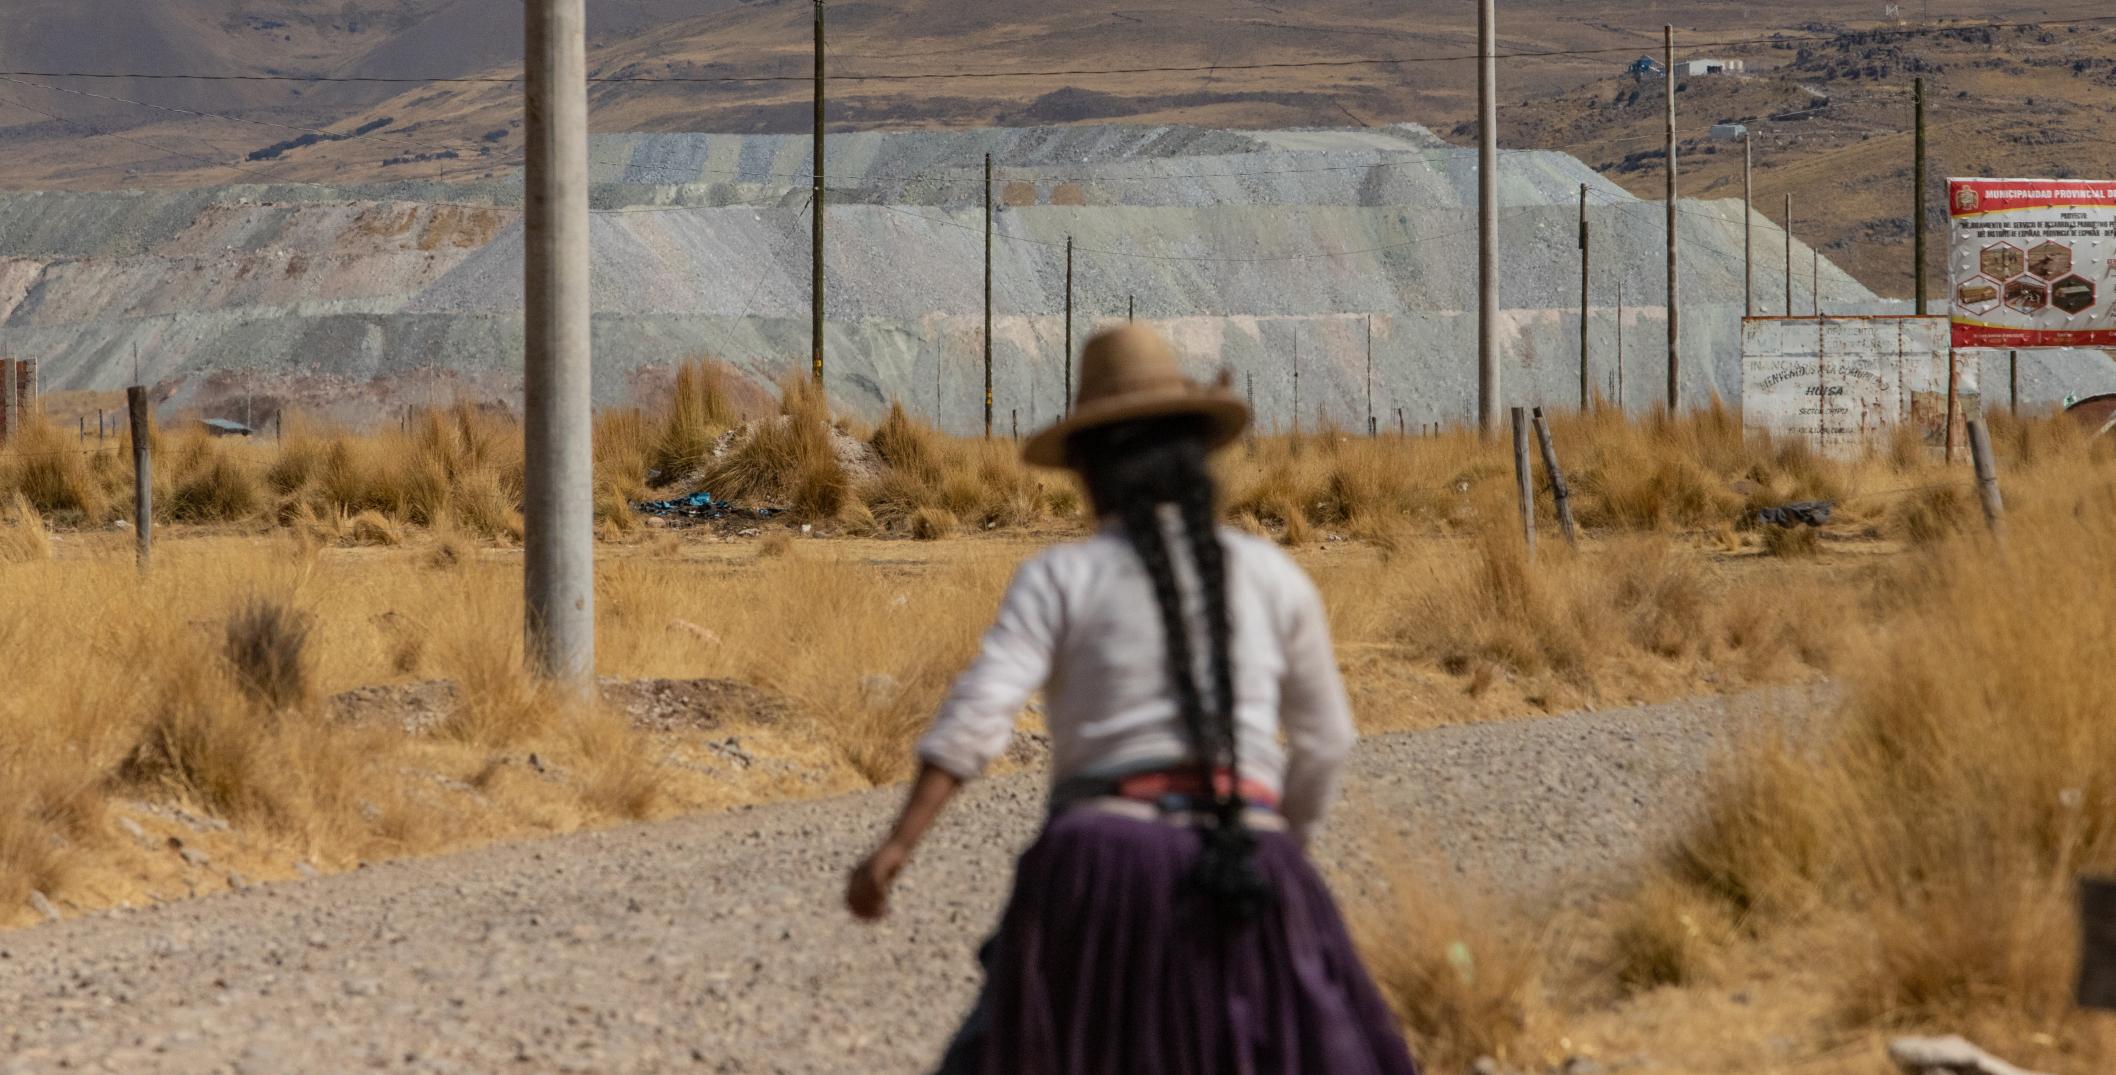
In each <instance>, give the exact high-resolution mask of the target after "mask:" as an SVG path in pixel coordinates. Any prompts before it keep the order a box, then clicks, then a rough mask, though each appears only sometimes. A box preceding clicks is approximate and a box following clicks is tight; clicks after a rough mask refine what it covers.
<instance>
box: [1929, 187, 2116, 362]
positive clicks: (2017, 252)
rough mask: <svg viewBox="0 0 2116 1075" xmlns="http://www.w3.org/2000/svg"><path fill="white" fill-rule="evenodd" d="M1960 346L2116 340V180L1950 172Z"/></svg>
mask: <svg viewBox="0 0 2116 1075" xmlns="http://www.w3.org/2000/svg"><path fill="white" fill-rule="evenodd" d="M1947 207H1948V212H1949V213H1950V214H1951V215H1952V217H1953V220H1954V229H1953V231H1954V242H1953V256H1952V257H1951V258H1949V259H1948V264H1949V266H1950V267H1951V269H1952V278H1951V279H1950V280H1949V282H1948V283H1949V287H1950V288H1951V292H1950V301H1951V302H1952V304H1953V307H1954V317H1953V320H1954V346H1956V347H1958V348H1970V347H1990V348H2007V349H2015V350H2028V349H2032V348H2038V347H2116V180H2111V181H2106V182H2089V181H2085V180H2077V179H1952V180H1949V181H1948V183H1947Z"/></svg>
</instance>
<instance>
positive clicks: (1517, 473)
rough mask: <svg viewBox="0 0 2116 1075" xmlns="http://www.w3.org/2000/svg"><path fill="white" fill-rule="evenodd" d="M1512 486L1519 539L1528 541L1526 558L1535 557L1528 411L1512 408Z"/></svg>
mask: <svg viewBox="0 0 2116 1075" xmlns="http://www.w3.org/2000/svg"><path fill="white" fill-rule="evenodd" d="M1513 420H1514V487H1515V492H1516V493H1517V494H1518V499H1519V500H1520V504H1521V539H1522V540H1523V541H1525V542H1527V543H1528V558H1529V559H1531V560H1533V559H1535V558H1536V485H1535V476H1534V474H1533V473H1532V472H1531V471H1530V470H1529V463H1528V411H1527V410H1526V409H1525V408H1521V407H1515V408H1514V409H1513Z"/></svg>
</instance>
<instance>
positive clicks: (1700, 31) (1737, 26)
mask: <svg viewBox="0 0 2116 1075" xmlns="http://www.w3.org/2000/svg"><path fill="white" fill-rule="evenodd" d="M1872 6H1873V7H1874V8H1875V10H1874V11H1873V12H1871V13H1870V14H1871V16H1872V17H1871V18H1868V17H1863V16H1866V15H1867V14H1868V13H1865V12H1860V13H1857V14H1858V15H1860V16H1862V17H1859V18H1854V17H1853V13H1850V12H1847V11H1846V10H1845V7H1844V5H1842V4H1841V3H1835V2H1826V0H1788V2H1782V3H1772V4H1768V5H1765V4H1759V3H1752V2H1743V0H1707V2H1697V3H1673V2H1660V3H1645V4H1633V3H1622V2H1619V0H1572V2H1562V0H1509V2H1507V3H1504V4H1502V5H1501V7H1502V11H1501V22H1502V41H1503V47H1504V48H1505V49H1506V50H1508V51H1510V52H1517V53H1542V52H1553V51H1564V52H1575V53H1577V52H1579V51H1580V50H1587V51H1586V53H1585V54H1574V55H1562V56H1535V55H1527V56H1518V57H1512V58H1509V59H1508V60H1506V61H1505V63H1504V65H1503V68H1502V72H1501V79H1502V101H1503V102H1504V115H1503V116H1502V124H1503V127H1504V135H1505V138H1506V143H1507V144H1508V145H1511V146H1518V147H1522V148H1543V149H1564V150H1567V151H1569V152H1573V153H1576V154H1578V155H1580V156H1581V157H1582V158H1583V159H1586V160H1588V161H1590V162H1591V163H1593V164H1595V165H1596V167H1597V168H1598V169H1599V170H1601V171H1603V172H1604V173H1605V174H1607V175H1610V176H1612V177H1613V178H1615V179H1617V180H1618V181H1619V182H1621V183H1624V184H1625V185H1627V186H1628V187H1630V188H1631V189H1633V190H1634V191H1636V192H1639V193H1645V194H1651V193H1654V192H1655V191H1657V188H1658V181H1659V179H1658V175H1659V173H1658V160H1657V157H1656V156H1655V147H1656V145H1657V143H1658V140H1659V122H1660V120H1659V114H1658V105H1657V101H1656V100H1655V99H1654V96H1653V95H1652V94H1651V93H1641V94H1636V95H1634V94H1633V93H1632V92H1631V91H1633V90H1635V89H1638V87H1636V86H1632V85H1631V84H1630V83H1629V81H1628V80H1627V79H1626V78H1624V77H1623V75H1622V71H1623V68H1624V66H1625V65H1626V64H1628V63H1629V62H1630V61H1631V60H1632V59H1634V58H1636V56H1638V55H1639V54H1642V53H1647V52H1657V50H1658V45H1659V36H1660V35H1659V33H1658V28H1659V26H1660V24H1661V23H1662V22H1663V21H1673V22H1675V23H1676V24H1677V25H1678V28H1679V32H1680V34H1681V35H1682V38H1681V39H1682V41H1683V42H1684V48H1683V51H1684V52H1685V53H1686V54H1691V55H1695V54H1698V53H1703V52H1707V51H1709V52H1710V54H1713V55H1726V56H1732V57H1739V58H1744V59H1746V60H1747V61H1748V62H1749V64H1750V70H1751V74H1750V76H1749V77H1746V78H1742V79H1728V80H1724V84H1712V85H1708V84H1705V83H1706V82H1707V80H1693V81H1692V82H1691V84H1690V85H1688V86H1687V88H1686V89H1685V91H1684V92H1685V97H1684V103H1683V116H1684V119H1683V126H1684V128H1685V131H1686V132H1687V135H1688V137H1689V139H1690V141H1691V145H1690V147H1689V148H1688V149H1687V150H1686V152H1687V153H1689V154H1690V155H1691V160H1692V166H1691V168H1690V175H1691V177H1692V178H1691V181H1690V186H1689V188H1688V189H1689V190H1691V191H1692V192H1696V193H1700V194H1705V195H1710V196H1715V197H1723V196H1727V195H1728V194H1730V193H1735V192H1738V189H1739V188H1738V166H1737V160H1736V157H1737V156H1738V155H1732V156H1730V155H1729V154H1728V153H1727V152H1725V149H1726V147H1723V146H1713V145H1711V144H1709V143H1706V142H1704V141H1702V138H1703V134H1704V130H1705V128H1706V127H1707V126H1708V125H1709V124H1710V123H1711V122H1712V121H1714V120H1718V119H1739V118H1746V117H1757V116H1765V117H1767V116H1770V115H1777V114H1782V113H1783V112H1784V111H1786V110H1789V109H1801V108H1806V107H1810V106H1812V105H1814V104H1815V103H1817V102H1819V101H1820V100H1822V99H1823V98H1827V99H1828V102H1829V105H1828V107H1827V108H1826V109H1824V110H1823V111H1822V112H1820V113H1818V114H1814V115H1811V116H1809V117H1808V118H1805V119H1800V120H1789V121H1786V122H1783V123H1774V122H1763V123H1761V124H1758V127H1759V131H1758V140H1759V145H1760V147H1761V149H1762V152H1761V153H1760V155H1759V161H1758V164H1759V179H1758V182H1759V192H1760V201H1761V203H1762V204H1763V205H1764V206H1765V207H1766V208H1769V207H1771V206H1773V205H1775V204H1777V202H1778V201H1779V199H1780V198H1781V197H1782V195H1783V193H1786V192H1793V193H1795V194H1796V195H1798V196H1799V199H1800V202H1801V208H1799V209H1798V210H1797V213H1798V215H1799V216H1800V217H1801V219H1803V220H1811V221H1813V223H1812V225H1809V226H1808V229H1807V230H1810V231H1811V233H1812V234H1815V235H1816V236H1817V237H1818V238H1819V239H1820V240H1821V241H1822V242H1823V245H1824V249H1825V250H1827V251H1829V252H1830V254H1831V255H1832V256H1833V258H1835V259H1836V260H1839V261H1840V262H1842V263H1843V264H1845V265H1846V266H1847V267H1848V268H1850V269H1851V270H1852V271H1853V272H1854V274H1856V275H1857V276H1858V277H1859V278H1860V279H1861V280H1862V282H1864V283H1866V284H1867V285H1868V286H1869V287H1872V288H1874V289H1876V290H1878V291H1881V292H1883V293H1887V294H1892V295H1906V294H1907V293H1908V286H1907V283H1908V271H1907V268H1906V267H1905V265H1904V260H1905V257H1906V254H1905V253H1904V247H1905V246H1906V245H1907V242H1906V240H1907V233H1908V228H1907V226H1906V224H1905V221H1904V219H1903V217H1904V208H1903V207H1904V206H1905V205H1907V203H1908V199H1909V194H1908V192H1907V190H1903V189H1900V188H1901V187H1902V186H1903V185H1904V183H1905V182H1907V178H1906V177H1907V171H1906V170H1905V169H1907V163H1906V151H1905V148H1904V145H1903V144H1907V138H1905V137H1902V136H1901V134H1900V132H1902V131H1903V130H1904V129H1905V128H1906V127H1907V125H1908V122H1909V120H1908V104H1907V82H1908V78H1909V77H1910V76H1911V75H1912V74H1913V73H1915V72H1919V71H1923V72H1925V73H1927V74H1928V76H1929V77H1930V78H1931V79H1932V81H1933V85H1934V93H1933V97H1934V133H1933V156H1934V169H1933V174H1934V175H1935V176H1936V177H1941V176H1944V175H1946V174H1947V173H1948V172H1949V171H1950V170H1953V171H1963V172H1982V173H1987V174H1989V173H2008V172H2010V173H2016V174H2060V175H2061V174H2081V175H2085V174H2096V173H2097V172H2116V159H2112V158H2116V147H2112V144H2111V143H2110V142H2109V141H2108V140H2106V139H2099V138H2096V137H2095V136H2093V135H2092V133H2091V132H2092V131H2094V130H2097V129H2098V128H2099V127H2101V126H2105V125H2106V123H2107V120H2108V118H2109V114H2110V111H2111V107H2112V106H2111V101H2112V100H2116V89H2112V82H2111V79H2112V77H2116V75H2112V72H2116V24H2106V25H2090V26H2074V27H2070V28H2064V29H2058V28H2052V29H2050V30H2047V31H2044V30H2029V31H2018V32H2012V31H2009V32H2006V33H2003V34H1992V33H1989V32H1986V31H1981V30H1976V31H1971V30H1956V31H1954V32H1950V33H1947V34H1942V35H1938V36H1934V37H1929V38H1926V37H1908V38H1905V37H1892V38H1888V39H1885V40H1879V39H1875V38H1872V37H1871V36H1868V35H1867V34H1866V33H1865V32H1866V31H1870V30H1872V29H1873V28H1875V27H1877V26H1880V25H1882V24H1881V23H1879V22H1878V21H1877V20H1878V17H1879V16H1880V15H1881V14H1882V12H1881V11H1880V7H1881V5H1880V4H1878V3H1876V4H1874V5H1872ZM1903 6H1904V8H1906V9H1911V8H1913V7H1914V8H1915V12H1916V16H1917V19H1918V20H1919V22H1920V23H1931V24H1940V23H1945V22H1947V21H1948V20H1955V21H1957V22H1960V21H1963V20H1977V21H1982V20H1991V19H2010V20H2022V19H2032V18H2036V17H2042V16H2049V17H2053V18H2061V17H2077V16H2078V15H2079V10H2078V8H2077V7H2076V6H2073V5H2047V4H2046V5H2032V4H2031V5H2022V6H2018V7H2009V8H2006V9H2004V10H1994V9H1991V8H1989V7H1987V6H1984V5H1975V4H1970V3H1967V2H1965V0H1934V2H1931V3H1921V4H1917V5H1911V4H1905V5H1903ZM590 7H591V12H592V15H591V48H592V63H593V66H594V71H595V74H596V75H597V76H598V77H600V78H605V79H620V80H634V81H614V82H604V83H600V84H598V85H597V87H596V88H595V92H594V95H593V102H594V114H593V115H594V118H593V122H594V123H595V125H596V128H597V129H598V130H599V131H603V132H617V131H625V132H677V131H725V132H737V133H742V132H747V133H797V132H801V131H805V130H806V129H807V126H808V123H809V103H808V102H809V96H808V95H809V92H810V86H809V82H808V80H807V77H806V76H807V74H808V72H809V70H810V67H809V48H810V43H809V24H810V18H811V10H812V9H811V7H810V6H809V5H808V4H803V3H799V2H796V0H761V2H744V0H702V2H690V0H622V2H619V0H611V2H599V3H595V4H592V5H590ZM829 12H830V15H829V18H830V26H831V46H832V47H831V55H832V70H833V73H834V75H835V76H836V79H837V80H836V81H835V82H834V85H833V100H832V102H831V107H830V117H831V120H830V122H831V125H832V127H833V129H836V130H857V129H903V128H912V127H956V128H961V127H971V126H1009V127H1020V126H1045V125H1051V124H1068V123H1109V122H1130V123H1146V124H1172V123H1180V124H1189V125H1198V126H1207V127H1215V128H1229V129H1270V128H1290V127H1307V126H1331V127H1342V126H1345V125H1347V124H1353V125H1361V126H1366V125H1386V124H1390V123H1397V122H1416V123H1421V124H1424V125H1426V126H1429V127H1433V128H1435V129H1437V130H1441V131H1443V132H1450V133H1449V137H1451V138H1452V139H1454V140H1456V141H1465V140H1467V138H1468V137H1469V136H1470V134H1471V131H1470V130H1469V129H1468V128H1457V127H1456V125H1457V124H1460V123H1462V122H1463V121H1465V120H1467V119H1469V118H1471V116H1472V110H1473V106H1474V101H1473V93H1474V86H1475V79H1474V65H1473V64H1472V63H1470V62H1466V61H1464V60H1462V59H1461V57H1463V56H1465V55H1467V54H1469V53H1471V52H1472V51H1473V50H1474V40H1475V33H1474V31H1475V27H1474V8H1473V7H1472V6H1471V5H1466V4H1461V3H1453V2H1443V0H1414V2H1412V3H1409V4H1398V3H1382V2H1379V0H1315V2H1312V3H1306V4H1302V5H1299V6H1298V7H1295V6H1292V5H1275V4H1271V3H1268V2H1265V0H1246V2H1239V3H1226V4H1204V3H1200V2H1199V0H1140V2H1139V3H1136V4H1131V5H1127V6H1126V7H1124V8H1122V9H1083V8H1077V7H1067V6H1052V5H1026V4H989V3H971V2H969V0H889V2H886V3H884V2H847V3H840V4H835V5H833V6H832V7H830V9H829ZM519 20H520V15H519V7H518V5H515V4H513V3H508V2H501V0H395V2H381V0H345V2H342V3H332V4H329V5H323V4H314V5H312V4H297V3H291V2H288V0H277V2H267V0H237V2H234V3H208V2H206V0H170V2H168V3H162V4H157V5H150V6H148V7H146V8H138V7H137V5H132V4H129V3H123V2H121V0H29V2H28V3H27V5H26V7H25V9H24V10H22V11H20V12H19V13H18V14H13V16H12V17H11V20H10V23H11V24H10V26H9V27H8V28H7V29H5V30H0V65H4V66H5V68H6V69H8V70H12V71H17V72H23V71H30V72H54V71H80V70H87V71H105V72H149V73H153V72H161V73H169V72H189V73H206V72H212V73H223V74H247V75H267V76H292V77H304V78H305V77H329V78H353V79H428V78H466V77H471V78H506V77H508V76H509V75H510V74H511V73H512V72H514V71H515V70H516V69H517V67H518V57H519V50H520V45H519V39H520V21H519ZM1887 25H1889V26H1899V25H1900V24H1899V23H1889V24H1887ZM1773 32H1779V33H1789V34H1794V35H1797V36H1799V37H1800V38H1801V39H1802V40H1799V41H1797V42H1796V41H1783V42H1780V43H1779V44H1777V45H1775V46H1754V45H1729V44H1724V43H1725V42H1730V41H1741V40H1749V39H1753V38H1756V37H1758V36H1759V35H1766V34H1770V33H1773ZM1368 57H1405V58H1410V59H1411V60H1412V61H1414V62H1405V63H1396V64H1371V65H1368V64H1359V65H1342V64H1341V61H1344V60H1346V59H1355V58H1368ZM1258 63H1274V64H1276V63H1287V64H1314V63H1322V64H1331V63H1337V64H1340V65H1338V66H1310V67H1288V68H1275V69H1271V70H1225V69H1220V70H1215V69H1213V65H1245V64H1258ZM1142 67H1151V68H1170V67H1176V68H1189V70H1182V71H1172V72H1161V73H1151V72H1137V71H1132V72H1130V73H1103V74H1095V73H1092V72H1097V71H1100V72H1109V71H1111V70H1112V69H1136V68H1142ZM1024 71H1026V72H1068V71H1069V72H1074V73H1066V74H1056V73H1050V74H1028V75H1017V74H1014V73H1015V72H1024ZM964 72H973V73H983V74H999V75H1002V76H1003V77H941V76H947V75H956V76H960V75H961V74H962V73H964ZM1082 72H1086V73H1082ZM862 75H872V76H887V77H889V78H892V79H895V78H900V77H901V76H915V77H914V78H912V79H911V80H908V81H876V80H863V79H861V78H860V77H859V76H862ZM759 76H761V77H766V78H775V79H781V80H782V81H767V82H755V81H746V82H735V83H730V82H716V81H711V80H713V79H722V78H730V77H740V78H745V79H747V78H755V77H759ZM4 77H5V78H6V79H8V81H0V149H5V150H6V152H5V153H0V187H6V188H13V189H70V190H112V189H125V188H143V187H145V188H169V187H185V186H198V185H211V184H228V183H260V182H287V181H298V182H329V183H347V182H370V183H371V182H392V181H402V180H406V179H418V180H441V181H451V182H461V181H466V180H476V179H485V178H498V177H504V176H505V175H506V174H507V173H508V172H509V171H510V170H511V169H513V168H515V167H516V166H517V165H518V162H519V150H520V138H519V132H518V130H517V121H518V119H519V115H520V101H519V89H518V86H516V85H515V84H512V83H507V82H499V83H490V82H488V83H467V84H466V83H425V82H416V83H410V84H406V83H394V82H352V83H328V84H318V83H303V82H290V81H216V82H190V81H155V80H145V79H80V78H75V79H64V78H50V77H43V76H37V77H16V76H4ZM199 113H210V115H202V114H199ZM316 132H330V133H329V135H328V136H327V137H319V135H318V134H317V133H316ZM304 142H307V143H312V144H302V143H304ZM1899 143H1903V144H1899ZM1899 173H1900V174H1899ZM1772 211H1773V213H1774V214H1775V213H1776V210H1775V209H1773V210H1772Z"/></svg>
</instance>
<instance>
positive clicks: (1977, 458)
mask: <svg viewBox="0 0 2116 1075" xmlns="http://www.w3.org/2000/svg"><path fill="white" fill-rule="evenodd" d="M1969 457H1970V459H1971V460H1972V461H1973V462H1974V463H1975V464H1976V494H1977V498H1978V499H1979V500H1980V501H1982V502H1983V505H1984V524H1985V525H1986V526H1989V527H1990V528H1991V536H1992V537H2003V536H2005V535H2004V532H2003V531H2004V527H2003V523H2004V520H2005V518H2006V499H2005V498H2004V497H2002V496H2000V495H1999V491H1998V463H1997V462H1996V461H1995V460H1993V459H1992V457H1991V431H1990V430H1987V429H1985V428H1984V423H1983V421H1982V420H1980V419H1976V418H1971V419H1970V420H1969Z"/></svg>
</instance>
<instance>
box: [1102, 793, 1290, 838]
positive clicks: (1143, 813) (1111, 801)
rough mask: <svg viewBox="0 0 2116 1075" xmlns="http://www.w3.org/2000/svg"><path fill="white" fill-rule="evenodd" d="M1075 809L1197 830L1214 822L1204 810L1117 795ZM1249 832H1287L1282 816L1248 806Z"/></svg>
mask: <svg viewBox="0 0 2116 1075" xmlns="http://www.w3.org/2000/svg"><path fill="white" fill-rule="evenodd" d="M1072 809H1075V810H1093V811H1095V812H1096V813H1098V814H1115V815H1117V816H1118V817H1128V818H1132V819H1134V820H1138V821H1159V822H1162V823H1164V824H1169V825H1180V826H1183V827H1185V828H1196V827H1198V826H1200V825H1204V824H1207V823H1209V822H1211V821H1212V820H1213V815H1212V814H1211V813H1210V812H1209V811H1204V810H1187V809H1186V810H1169V809H1165V808H1163V806H1162V805H1161V804H1160V803H1157V802H1141V801H1140V800H1138V799H1130V798H1125V797H1123V796H1118V795H1103V796H1098V797H1096V798H1092V799H1081V800H1079V801H1078V802H1075V803H1073V804H1072ZM1243 820H1245V821H1246V822H1247V823H1248V825H1249V827H1250V828H1251V829H1254V830H1256V831H1258V832H1285V831H1287V829H1288V826H1287V825H1286V819H1285V817H1284V816H1283V815H1281V814H1279V813H1278V812H1276V811H1273V810H1265V809H1261V808H1258V807H1254V806H1252V807H1250V808H1249V809H1248V810H1246V811H1244V812H1243Z"/></svg>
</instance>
